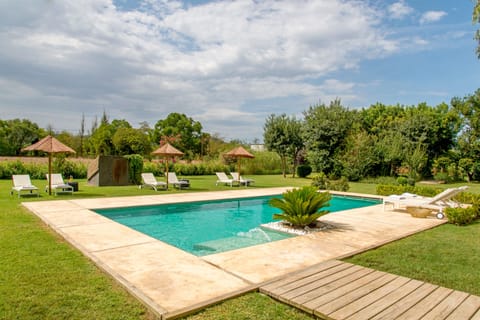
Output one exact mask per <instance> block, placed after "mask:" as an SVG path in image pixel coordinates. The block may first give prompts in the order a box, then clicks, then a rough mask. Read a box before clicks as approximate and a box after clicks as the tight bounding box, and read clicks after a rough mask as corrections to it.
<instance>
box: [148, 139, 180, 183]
mask: <svg viewBox="0 0 480 320" xmlns="http://www.w3.org/2000/svg"><path fill="white" fill-rule="evenodd" d="M152 154H154V155H158V156H162V157H165V159H166V167H165V172H166V174H165V176H166V177H167V189H168V158H170V157H171V158H172V159H173V158H174V157H180V156H183V155H184V153H183V152H182V151H180V150H178V149H176V148H175V147H174V146H172V145H171V144H170V143H168V142H167V143H165V144H164V145H163V146H161V147H160V148H158V149H157V150H155V151H153V152H152Z"/></svg>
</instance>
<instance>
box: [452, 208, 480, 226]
mask: <svg viewBox="0 0 480 320" xmlns="http://www.w3.org/2000/svg"><path fill="white" fill-rule="evenodd" d="M445 215H446V216H447V218H448V222H450V223H451V224H456V225H458V226H463V225H467V224H470V223H472V222H473V221H474V220H475V219H477V217H478V214H477V208H475V207H474V206H472V207H468V208H446V209H445Z"/></svg>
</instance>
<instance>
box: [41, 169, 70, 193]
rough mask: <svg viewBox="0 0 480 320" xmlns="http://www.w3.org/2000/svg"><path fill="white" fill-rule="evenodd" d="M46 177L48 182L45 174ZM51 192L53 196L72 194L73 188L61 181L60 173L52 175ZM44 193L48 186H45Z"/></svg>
mask: <svg viewBox="0 0 480 320" xmlns="http://www.w3.org/2000/svg"><path fill="white" fill-rule="evenodd" d="M46 177H47V182H48V180H49V177H48V173H47V174H46ZM52 191H53V193H54V194H55V195H57V194H58V193H71V194H73V186H71V185H69V184H68V183H65V182H64V181H63V177H62V174H61V173H52ZM45 192H48V184H47V185H46V186H45Z"/></svg>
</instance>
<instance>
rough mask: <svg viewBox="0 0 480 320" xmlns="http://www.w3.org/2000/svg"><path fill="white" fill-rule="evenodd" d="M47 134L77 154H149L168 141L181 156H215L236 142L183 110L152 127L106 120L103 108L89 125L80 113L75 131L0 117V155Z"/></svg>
mask: <svg viewBox="0 0 480 320" xmlns="http://www.w3.org/2000/svg"><path fill="white" fill-rule="evenodd" d="M47 134H51V135H53V136H55V137H56V138H57V139H59V140H60V141H62V142H63V143H65V144H66V145H68V146H70V147H71V148H73V149H74V150H75V151H76V156H78V157H96V156H99V155H129V154H140V155H142V156H143V157H145V158H151V152H152V151H153V150H154V149H155V148H158V146H159V145H160V144H161V143H163V142H165V141H168V142H170V143H171V144H172V145H174V146H175V147H177V148H178V149H180V150H182V151H183V152H185V156H184V159H189V160H192V159H203V158H204V156H209V157H212V156H218V154H219V153H221V152H223V151H225V150H227V149H228V148H229V147H232V146H233V145H235V144H236V143H239V141H231V142H228V143H227V142H225V141H223V139H221V138H220V137H218V136H215V135H211V134H209V133H206V132H203V131H202V125H201V123H200V122H198V121H195V120H193V119H192V118H190V117H187V116H186V115H185V114H179V113H171V114H169V115H168V116H167V117H166V118H165V119H160V120H158V121H157V122H156V124H155V126H154V127H153V128H150V127H149V125H148V123H147V122H143V123H141V124H140V126H139V127H138V128H134V127H133V126H132V125H131V124H130V123H129V122H128V121H127V120H125V119H113V120H109V119H108V116H107V115H106V113H105V112H104V113H103V115H102V117H101V119H100V121H97V120H94V121H93V123H92V124H91V127H90V128H89V129H86V124H85V118H84V117H82V119H81V121H80V122H79V131H78V133H77V134H72V133H69V132H67V131H62V132H53V130H52V129H51V128H50V129H48V128H47V129H43V128H39V126H38V125H37V124H36V123H34V122H31V121H30V120H28V119H13V120H1V119H0V155H3V156H18V155H21V149H22V148H24V147H26V146H28V145H30V144H32V143H34V142H36V141H38V140H40V139H41V138H43V137H45V136H46V135H47Z"/></svg>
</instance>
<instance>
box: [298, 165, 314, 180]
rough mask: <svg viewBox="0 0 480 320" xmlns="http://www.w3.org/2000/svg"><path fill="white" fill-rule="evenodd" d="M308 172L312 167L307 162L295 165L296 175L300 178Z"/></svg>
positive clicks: (310, 171)
mask: <svg viewBox="0 0 480 320" xmlns="http://www.w3.org/2000/svg"><path fill="white" fill-rule="evenodd" d="M310 173H312V167H311V166H309V165H308V164H301V165H299V166H298V167H297V175H298V176H299V177H300V178H305V177H307V176H308V175H309V174H310Z"/></svg>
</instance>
